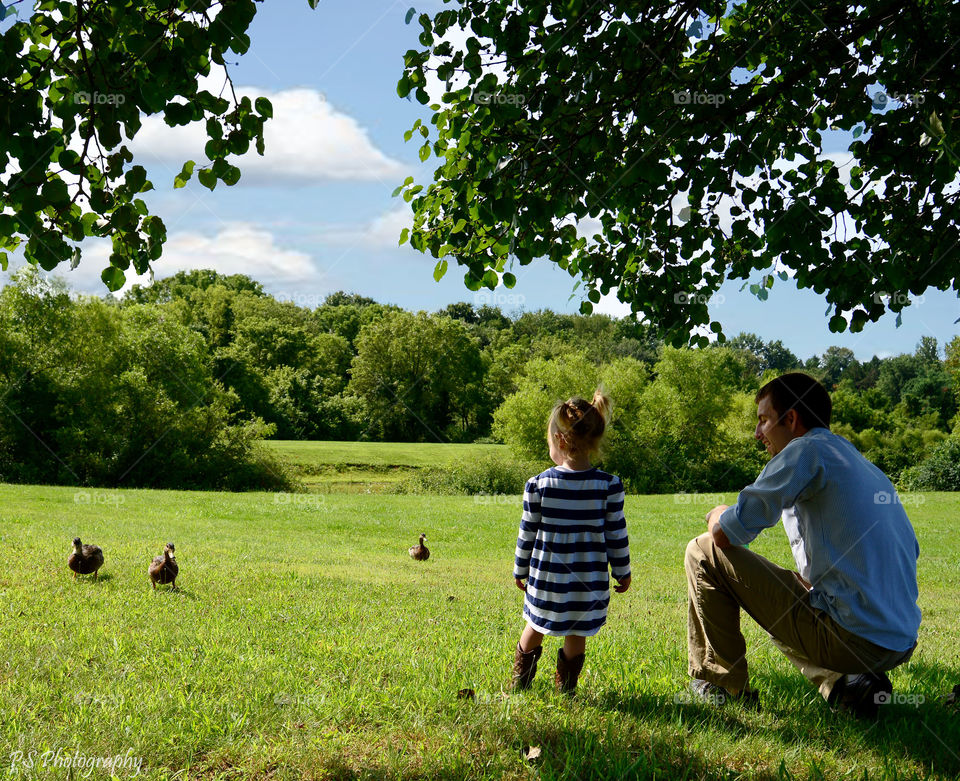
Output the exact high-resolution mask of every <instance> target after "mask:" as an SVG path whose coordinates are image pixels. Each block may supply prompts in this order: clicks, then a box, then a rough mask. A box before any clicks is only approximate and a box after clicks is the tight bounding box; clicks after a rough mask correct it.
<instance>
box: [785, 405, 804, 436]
mask: <svg viewBox="0 0 960 781" xmlns="http://www.w3.org/2000/svg"><path fill="white" fill-rule="evenodd" d="M783 422H784V423H786V424H787V428H788V429H790V430H791V431H792V432H794V433H797V429H798V428H803V424H802V421H801V420H800V413H799V412H797V411H796V410H795V409H788V410H787V412H786V414H785V415H784V416H783Z"/></svg>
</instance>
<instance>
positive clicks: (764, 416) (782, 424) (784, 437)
mask: <svg viewBox="0 0 960 781" xmlns="http://www.w3.org/2000/svg"><path fill="white" fill-rule="evenodd" d="M791 413H792V414H793V415H796V414H797V413H796V411H794V410H790V411H788V412H787V413H786V414H785V415H783V416H782V417H781V415H780V414H779V413H778V412H777V411H776V410H775V409H774V408H773V404H772V403H771V400H770V397H769V396H764V397H763V398H762V399H760V402H759V403H758V404H757V428H756V430H755V431H754V432H753V436H754V437H756V438H757V439H759V440H760V441H761V442H763V444H764V445H766V448H767V452H768V453H769V454H770V455H771V456H775V455H776V454H777V453H779V452H780V451H781V450H783V449H784V448H785V447H786V446H787V443H788V442H789V441H790V440H792V439H795V438H796V436H797V435H796V434H795V433H794V432H793V431H792V430H791V429H790V427H789V426H788V425H787V423H786V418H787V415H790V414H791Z"/></svg>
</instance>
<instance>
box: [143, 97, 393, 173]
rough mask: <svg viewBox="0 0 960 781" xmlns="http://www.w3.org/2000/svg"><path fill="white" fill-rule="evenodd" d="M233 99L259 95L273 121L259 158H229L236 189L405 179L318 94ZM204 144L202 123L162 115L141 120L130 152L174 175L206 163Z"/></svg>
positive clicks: (354, 123)
mask: <svg viewBox="0 0 960 781" xmlns="http://www.w3.org/2000/svg"><path fill="white" fill-rule="evenodd" d="M214 81H215V80H213V79H209V78H208V79H204V80H202V83H201V84H200V87H201V89H208V90H209V91H210V92H213V93H214V94H217V93H218V92H219V87H215V86H213V82H214ZM237 95H238V96H239V97H242V96H244V95H246V96H249V97H250V98H251V100H252V99H255V98H256V97H258V96H263V97H265V98H268V99H269V100H270V102H271V103H272V104H273V118H272V119H269V120H268V121H267V123H266V125H265V128H264V142H265V145H266V151H265V153H264V155H263V157H261V156H260V155H258V154H257V153H256V150H255V149H254V146H253V144H251V146H250V150H249V151H248V152H247V153H246V154H245V155H243V156H242V157H241V158H233V159H232V161H233V162H234V163H235V164H236V165H238V166H239V167H240V170H241V171H242V172H243V178H242V179H241V180H240V181H241V184H242V183H256V184H261V185H285V186H289V185H298V184H299V185H307V184H315V183H317V182H323V181H330V180H341V181H342V180H374V181H377V180H380V181H384V182H387V183H390V184H394V183H397V182H398V181H399V180H400V179H402V177H403V176H405V175H406V174H407V168H406V166H404V165H403V164H402V163H400V162H398V161H396V160H393V159H392V158H390V157H388V156H387V155H385V154H384V153H383V152H381V151H380V150H379V149H377V148H376V146H374V144H373V142H372V141H371V140H370V138H369V136H368V134H367V131H366V130H365V129H364V128H363V127H361V126H360V125H359V124H358V123H357V121H356V120H355V119H353V118H352V117H350V116H348V115H346V114H343V113H341V112H339V111H337V110H336V109H335V108H334V107H333V106H332V105H331V104H330V103H329V102H327V100H326V98H325V97H324V95H323V94H322V93H321V92H318V91H317V90H314V89H307V88H298V89H286V90H281V91H279V92H271V91H269V90H260V89H254V88H240V89H237ZM207 140H208V139H207V135H206V130H205V128H204V126H203V124H202V123H199V122H193V123H191V124H189V125H186V126H179V127H169V126H168V125H167V124H166V123H165V122H164V121H163V118H162V117H161V116H151V117H144V118H143V126H142V127H141V128H140V131H139V132H138V133H137V135H136V138H135V139H134V141H133V142H132V143H131V150H132V151H133V153H134V156H135V157H136V158H137V159H138V160H143V161H145V162H148V163H149V161H151V160H154V161H156V162H158V163H161V164H164V165H166V166H168V167H169V169H170V171H171V174H173V173H176V172H178V171H179V170H180V167H181V166H182V165H183V163H184V162H185V161H187V160H195V161H197V164H198V165H202V164H203V163H204V162H205V161H206V160H207V158H206V155H205V154H204V152H203V148H204V145H205V144H206V142H207Z"/></svg>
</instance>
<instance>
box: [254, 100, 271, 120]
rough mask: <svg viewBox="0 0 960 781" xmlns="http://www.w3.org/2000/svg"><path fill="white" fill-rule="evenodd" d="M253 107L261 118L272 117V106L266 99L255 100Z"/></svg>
mask: <svg viewBox="0 0 960 781" xmlns="http://www.w3.org/2000/svg"><path fill="white" fill-rule="evenodd" d="M254 105H255V106H256V108H257V113H258V114H260V115H261V116H263V117H268V118H269V117H272V116H273V104H272V103H271V102H270V101H269V100H267V99H266V98H257V100H256V103H254Z"/></svg>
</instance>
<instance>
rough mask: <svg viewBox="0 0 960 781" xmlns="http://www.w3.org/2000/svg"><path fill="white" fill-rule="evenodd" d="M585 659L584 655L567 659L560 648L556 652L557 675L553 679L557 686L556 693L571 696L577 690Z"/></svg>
mask: <svg viewBox="0 0 960 781" xmlns="http://www.w3.org/2000/svg"><path fill="white" fill-rule="evenodd" d="M585 657H586V654H580V655H579V656H574V657H573V659H567V657H566V656H564V654H563V649H562V648H561V649H559V650H558V651H557V675H556V678H555V679H554V680H555V682H556V684H557V691H559V692H563V693H564V694H569V695H570V696H571V697H572V696H573V694H574V692H576V690H577V679H578V678H579V677H580V671H581V670H582V669H583V660H584V658H585Z"/></svg>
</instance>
